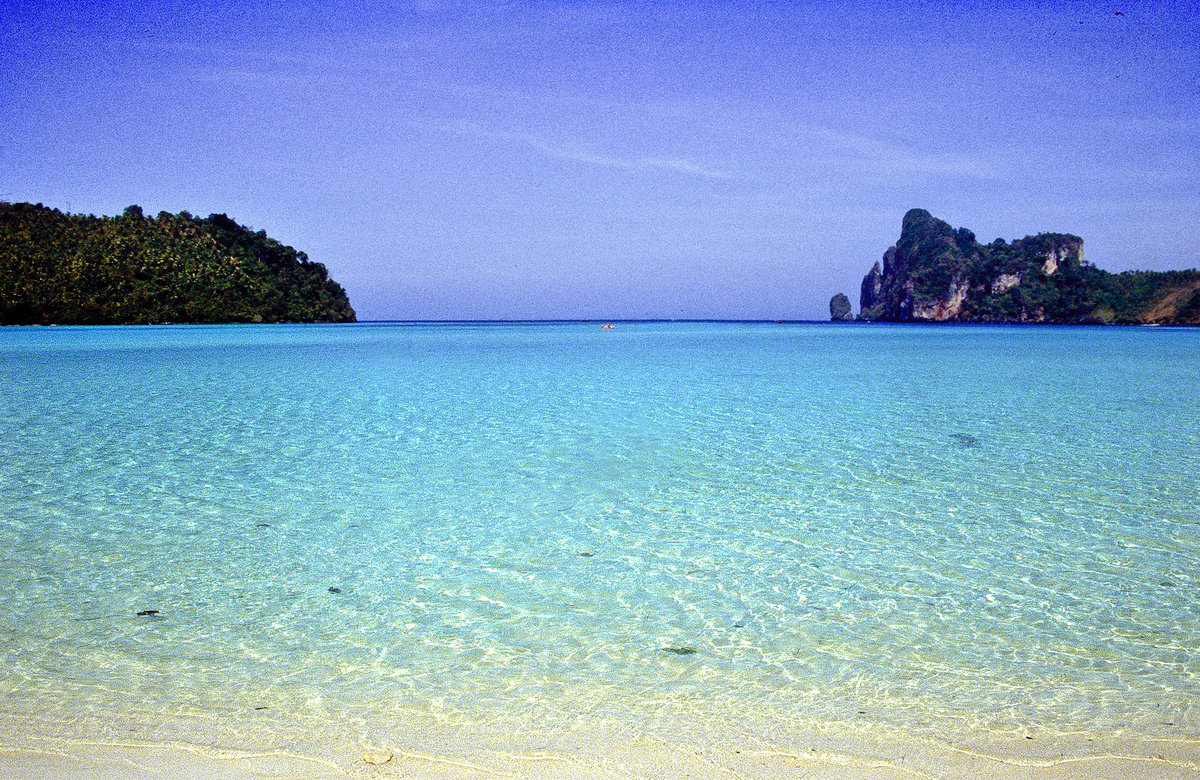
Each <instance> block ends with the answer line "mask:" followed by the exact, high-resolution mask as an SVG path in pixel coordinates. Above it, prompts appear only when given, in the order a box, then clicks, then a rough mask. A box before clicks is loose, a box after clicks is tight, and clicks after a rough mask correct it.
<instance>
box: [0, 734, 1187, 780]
mask: <svg viewBox="0 0 1200 780" xmlns="http://www.w3.org/2000/svg"><path fill="white" fill-rule="evenodd" d="M681 736H683V738H681V739H678V740H674V739H663V738H661V737H653V736H648V735H643V734H637V733H632V732H629V731H625V732H622V733H615V732H611V733H604V732H596V731H593V730H590V729H587V728H575V729H567V730H562V731H557V732H521V733H507V734H500V733H493V734H489V733H483V732H480V731H473V730H463V729H440V730H435V731H428V730H426V731H424V732H421V733H419V734H413V735H410V738H408V739H405V740H404V741H403V743H399V742H396V743H389V742H374V741H370V740H368V739H359V740H348V741H342V742H339V743H337V744H329V743H325V744H313V745H304V744H293V745H289V746H287V747H286V748H275V749H266V750H251V749H245V750H232V749H213V748H208V747H204V746H200V745H192V744H184V743H173V744H137V743H133V742H128V743H121V742H119V741H109V742H103V741H96V742H66V741H56V740H54V739H50V738H44V737H36V736H29V735H26V736H22V737H19V738H15V739H13V738H10V739H5V740H4V742H3V747H2V748H0V777H4V778H95V779H96V780H115V778H194V777H206V778H314V779H319V778H344V777H365V778H372V777H404V778H428V779H429V780H446V779H449V778H492V777H512V778H580V779H582V778H613V779H616V778H643V777H658V778H756V779H757V778H762V779H763V780H766V779H767V778H790V777H797V778H801V777H821V778H847V779H853V780H858V779H859V778H863V779H865V778H872V779H874V778H880V779H882V778H914V777H932V778H964V779H965V778H995V779H996V780H1007V779H1009V778H1012V779H1013V780H1016V779H1017V778H1031V777H1032V778H1046V780H1059V779H1060V778H1096V777H1103V778H1125V777H1136V778H1185V777H1196V776H1198V775H1200V741H1198V740H1195V739H1186V738H1168V737H1146V736H1136V735H1122V734H1110V735H1082V734H1081V735H1071V736H1063V735H1055V736H1048V735H1041V734H1022V735H998V736H992V737H989V738H988V739H985V740H980V739H977V738H973V737H971V736H968V737H965V738H964V739H962V740H955V741H945V740H936V739H926V738H914V737H908V736H905V735H903V734H892V735H889V736H876V737H867V736H858V735H856V736H845V735H841V736H839V735H835V734H822V733H815V732H811V733H805V734H787V735H778V739H777V740H776V741H775V742H774V743H773V744H768V743H767V742H765V741H763V740H758V739H755V740H749V741H747V742H746V743H745V744H738V743H737V742H736V740H734V739H731V738H730V735H723V734H707V735H705V734H688V735H681Z"/></svg>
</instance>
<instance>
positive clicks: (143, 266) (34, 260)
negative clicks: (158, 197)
mask: <svg viewBox="0 0 1200 780" xmlns="http://www.w3.org/2000/svg"><path fill="white" fill-rule="evenodd" d="M354 319H355V317H354V309H352V308H351V307H350V301H349V300H348V299H347V297H346V291H345V290H343V289H342V287H341V285H339V284H338V283H337V282H335V281H333V280H332V279H330V278H329V275H328V273H327V271H326V269H325V266H324V265H322V264H321V263H314V262H312V261H310V260H309V259H308V257H307V256H306V255H305V254H304V253H303V252H298V251H296V250H295V249H293V248H292V247H290V246H285V245H284V244H281V243H279V242H278V241H276V240H275V239H273V238H269V237H268V236H267V234H266V233H265V232H263V231H261V230H260V231H258V232H254V231H252V230H250V229H249V228H246V227H243V226H241V225H239V224H238V223H236V222H234V221H233V220H232V219H230V218H229V217H227V216H225V215H224V214H213V215H211V216H208V217H205V218H200V217H194V216H192V215H191V214H188V213H187V212H186V211H183V212H180V213H179V214H168V213H167V212H165V211H163V212H160V213H159V214H158V216H157V217H146V216H144V215H143V214H142V210H141V208H140V207H138V206H130V207H129V208H127V209H125V213H124V214H122V215H121V216H119V217H95V216H90V215H86V216H85V215H76V214H64V213H63V212H60V211H58V210H57V209H51V208H47V207H45V206H42V205H41V204H38V205H31V204H28V203H5V202H0V324H5V325H32V324H63V325H67V324H78V325H84V324H89V325H93V324H95V325H106V324H148V323H168V322H170V323H214V322H353V321H354Z"/></svg>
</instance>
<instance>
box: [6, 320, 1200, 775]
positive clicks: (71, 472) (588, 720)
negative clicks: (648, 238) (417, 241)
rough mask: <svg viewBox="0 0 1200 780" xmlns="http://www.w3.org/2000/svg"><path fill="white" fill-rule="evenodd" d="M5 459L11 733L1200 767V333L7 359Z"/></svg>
mask: <svg viewBox="0 0 1200 780" xmlns="http://www.w3.org/2000/svg"><path fill="white" fill-rule="evenodd" d="M0 447H2V453H0V454H2V457H0V559H2V560H0V588H2V592H3V593H4V594H5V609H4V610H3V611H2V612H0V736H3V735H4V734H12V733H17V732H21V733H30V732H36V733H38V734H41V735H44V736H47V737H51V738H53V739H55V740H61V742H62V744H70V743H71V741H72V740H78V741H87V740H97V739H108V740H125V741H134V742H139V741H140V742H149V743H172V744H174V743H189V744H198V745H208V746H213V747H215V748H221V749H243V748H245V749H251V748H270V747H275V748H280V747H282V748H287V749H290V750H297V751H299V750H302V749H303V746H304V745H307V744H309V743H315V742H317V741H320V740H321V739H323V738H324V737H323V736H322V735H323V734H324V733H325V732H323V731H322V730H326V731H328V734H327V736H328V737H329V738H330V739H333V738H335V737H336V738H348V739H351V740H358V743H359V744H364V745H365V744H400V743H403V742H404V740H405V739H410V740H412V739H417V737H416V736H414V735H420V734H422V733H426V731H427V730H429V729H438V728H440V729H446V728H450V729H458V730H459V733H467V732H468V731H470V732H471V733H483V732H485V731H487V730H489V729H490V730H494V731H496V732H497V733H499V732H505V731H506V730H507V733H518V732H519V733H553V732H555V731H556V730H571V729H579V728H582V727H583V725H587V726H588V727H589V728H590V727H592V726H596V727H600V726H603V727H605V728H610V729H613V730H615V731H617V732H622V731H624V732H626V733H659V734H661V735H666V734H670V733H677V732H678V731H679V730H680V729H685V728H695V729H708V730H711V731H714V732H724V733H730V734H736V735H741V736H740V737H739V738H745V739H753V740H771V739H775V740H779V739H784V738H785V736H786V734H787V733H788V731H789V730H795V729H807V728H819V729H827V730H828V729H834V730H837V729H844V730H850V731H853V732H854V733H860V734H867V735H869V734H872V733H876V732H878V733H884V732H887V733H892V732H901V733H906V734H912V735H915V736H917V737H920V738H930V739H947V740H950V739H951V738H952V737H954V735H963V734H975V735H980V734H988V735H1009V736H1014V737H1020V736H1022V735H1043V734H1058V735H1062V734H1111V733H1114V732H1119V733H1128V734H1137V735H1149V736H1152V737H1156V738H1158V737H1161V738H1170V739H1174V738H1178V739H1183V740H1189V739H1190V740H1194V739H1196V738H1200V614H1198V605H1200V478H1198V476H1197V475H1198V474H1200V330H1197V329H1167V328H1116V327H1112V328H1058V327H930V326H925V327H922V326H915V327H914V326H888V325H857V324H851V325H834V324H776V323H655V322H648V323H636V322H628V323H627V322H620V323H617V324H616V327H614V328H613V329H611V330H605V329H601V328H600V323H528V324H524V323H522V324H449V323H439V324H358V325H339V326H214V327H196V326H189V327H183V326H180V327H138V328H120V327H113V328H107V327H100V328H54V327H45V328H5V329H2V330H0ZM139 613H141V614H139ZM335 731H336V734H335ZM781 735H782V736H781ZM664 738H665V737H664ZM1030 738H1032V736H1030Z"/></svg>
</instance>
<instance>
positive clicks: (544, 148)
mask: <svg viewBox="0 0 1200 780" xmlns="http://www.w3.org/2000/svg"><path fill="white" fill-rule="evenodd" d="M441 129H442V130H443V131H445V132H449V133H453V134H454V135H459V136H471V137H476V138H487V139H495V140H501V141H509V142H512V143H516V144H520V145H522V146H526V147H528V148H530V149H534V150H536V151H538V152H540V153H542V154H544V155H546V156H547V157H553V158H556V159H559V160H570V161H572V162H579V163H585V164H587V165H597V166H601V167H605V168H619V169H621V170H627V171H656V170H658V171H668V172H672V173H678V174H683V175H685V176H699V177H703V178H706V179H732V178H733V176H732V175H731V174H729V173H727V172H725V171H721V170H717V169H715V168H709V167H707V166H704V165H699V164H697V163H694V162H692V161H690V160H684V159H678V158H670V157H621V156H617V155H613V154H605V153H600V152H596V151H593V150H591V149H588V148H586V147H584V146H582V145H579V144H571V143H569V142H564V141H558V142H550V141H547V140H546V139H544V138H542V137H540V136H538V135H535V134H533V133H518V132H511V131H507V130H494V129H490V128H485V127H483V126H482V125H479V124H477V123H474V122H462V123H458V124H455V125H445V126H443V127H442V128H441Z"/></svg>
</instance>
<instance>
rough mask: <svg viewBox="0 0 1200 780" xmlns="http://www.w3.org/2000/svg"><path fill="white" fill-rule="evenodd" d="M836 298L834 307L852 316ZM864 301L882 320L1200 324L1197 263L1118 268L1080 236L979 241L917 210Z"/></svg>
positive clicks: (865, 313)
mask: <svg viewBox="0 0 1200 780" xmlns="http://www.w3.org/2000/svg"><path fill="white" fill-rule="evenodd" d="M838 296H841V298H843V299H844V298H845V295H844V294H842V293H838V295H835V296H834V299H833V300H831V301H830V314H831V317H832V318H833V319H845V318H846V314H845V312H844V306H843V305H842V301H841V300H839V298H838ZM859 306H860V310H859V314H858V319H859V320H866V321H880V322H979V323H1058V324H1129V325H1151V324H1153V325H1195V324H1200V271H1196V270H1188V271H1125V272H1122V273H1116V274H1114V273H1110V272H1108V271H1103V270H1101V269H1099V268H1096V267H1095V266H1093V265H1090V264H1089V263H1087V262H1085V261H1084V259H1083V239H1081V238H1080V237H1078V236H1073V235H1070V234H1067V233H1040V234H1038V235H1036V236H1026V237H1025V238H1022V239H1018V240H1016V241H1013V242H1012V243H1008V242H1006V241H1005V240H1004V239H1002V238H998V239H996V240H995V241H993V242H992V243H990V244H980V243H979V242H978V241H976V240H975V234H974V233H972V232H971V231H970V230H967V229H966V228H957V229H955V228H953V227H951V226H950V225H949V224H948V223H946V222H943V221H942V220H940V219H937V218H935V217H934V216H933V215H932V214H930V213H929V212H928V211H925V210H924V209H912V210H911V211H909V212H908V213H907V214H905V215H904V221H903V224H902V225H901V230H900V239H899V240H898V241H897V242H896V244H895V245H894V246H892V247H890V248H889V249H888V250H887V251H886V252H884V254H883V259H882V265H881V263H880V262H876V263H875V265H874V266H873V267H872V268H871V270H870V272H868V273H867V275H866V277H865V278H864V279H863V281H862V287H861V290H860V295H859ZM835 308H836V309H837V312H835ZM838 313H840V314H841V315H842V316H840V317H839V316H836V315H837V314H838Z"/></svg>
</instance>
